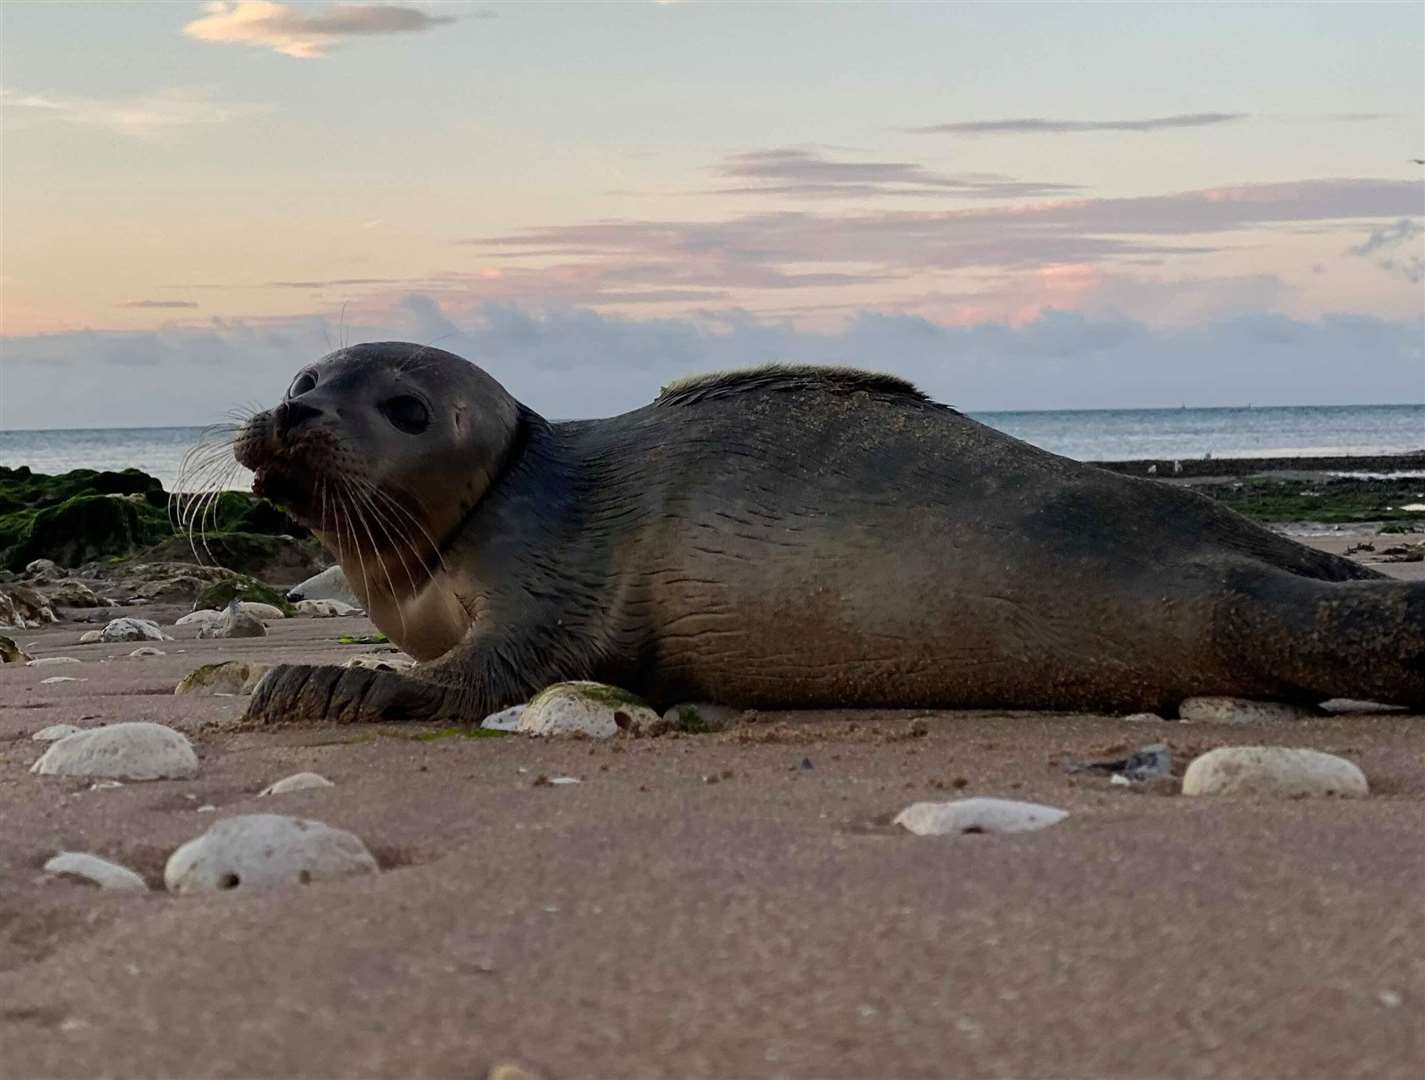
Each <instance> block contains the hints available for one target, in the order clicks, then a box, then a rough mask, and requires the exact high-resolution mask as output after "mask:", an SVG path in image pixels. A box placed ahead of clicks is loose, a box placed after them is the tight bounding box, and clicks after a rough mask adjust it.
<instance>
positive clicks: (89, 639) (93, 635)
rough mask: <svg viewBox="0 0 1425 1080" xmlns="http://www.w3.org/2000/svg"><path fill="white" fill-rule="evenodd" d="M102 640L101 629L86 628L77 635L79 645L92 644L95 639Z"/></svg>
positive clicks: (102, 632) (102, 633)
mask: <svg viewBox="0 0 1425 1080" xmlns="http://www.w3.org/2000/svg"><path fill="white" fill-rule="evenodd" d="M103 640H104V631H102V630H86V631H84V633H82V634H80V635H79V644H81V645H93V644H94V643H95V642H96V641H103Z"/></svg>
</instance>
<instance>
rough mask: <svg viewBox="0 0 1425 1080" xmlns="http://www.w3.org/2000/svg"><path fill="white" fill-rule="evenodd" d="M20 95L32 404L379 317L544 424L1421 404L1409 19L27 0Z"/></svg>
mask: <svg viewBox="0 0 1425 1080" xmlns="http://www.w3.org/2000/svg"><path fill="white" fill-rule="evenodd" d="M0 79H3V96H2V97H0V139H2V140H3V141H0V151H3V153H0V160H2V161H3V165H2V166H0V170H2V171H0V181H3V193H0V198H2V199H3V202H0V210H3V221H0V225H3V231H2V232H0V289H3V294H0V302H3V308H0V320H3V322H2V323H0V332H3V338H0V427H5V428H41V427H83V426H123V425H145V424H198V423H205V422H208V421H210V420H213V419H216V418H217V417H218V416H220V415H221V414H222V413H223V412H224V411H225V410H227V409H229V408H232V407H234V406H238V405H241V404H243V403H245V402H247V403H250V402H262V403H271V402H272V401H274V400H275V399H276V398H277V397H278V396H279V395H280V394H281V392H282V390H283V389H284V388H285V386H286V385H287V383H288V381H289V379H290V377H291V374H292V372H293V371H294V370H295V369H296V368H297V367H298V366H300V365H301V364H302V363H304V362H306V361H308V360H310V359H312V358H314V357H315V356H317V355H319V354H321V353H322V352H325V351H327V349H328V348H329V347H332V346H334V345H336V344H337V343H339V342H341V341H360V340H373V339H383V338H401V339H409V340H415V341H420V342H423V343H430V344H436V345H439V346H440V347H442V348H446V349H450V350H452V351H454V352H458V353H460V354H461V355H464V356H467V357H469V358H470V359H472V360H475V361H476V362H478V363H480V364H482V365H483V366H485V367H486V368H488V369H489V370H490V371H491V372H492V373H493V374H495V375H496V377H498V378H500V379H501V380H502V381H503V382H504V383H505V384H506V385H507V386H508V387H509V388H510V389H511V390H512V392H514V393H515V395H516V396H517V397H520V398H521V399H522V400H524V401H526V402H527V403H528V404H530V405H532V406H534V407H535V408H538V409H539V410H540V411H542V412H544V413H545V414H547V415H552V416H582V415H601V414H607V413H611V412H617V411H621V410H623V409H626V408H631V407H634V406H636V405H638V404H640V403H642V402H644V401H646V400H648V399H649V398H650V397H651V396H652V395H653V394H655V393H656V392H657V389H658V387H659V385H660V384H661V383H663V382H666V381H668V380H669V379H671V378H675V377H677V376H680V375H683V374H687V373H689V372H691V371H698V370H704V369H708V368H715V367H730V366H741V365H745V364H753V363H761V362H765V361H769V360H797V361H834V362H841V363H854V364H858V365H860V366H866V367H872V368H880V369H885V370H890V371H896V372H899V373H901V374H904V375H907V376H909V377H911V378H913V379H915V380H917V381H918V382H919V383H920V384H921V385H922V386H924V388H925V389H927V390H928V391H929V392H931V393H932V394H934V395H935V396H936V397H938V398H940V399H942V400H946V401H949V402H952V403H954V404H956V405H960V406H962V407H964V408H967V409H994V408H1092V407H1114V406H1172V405H1177V404H1179V403H1182V402H1187V403H1189V404H1199V405H1210V404H1241V403H1246V402H1248V401H1252V402H1256V403H1268V402H1275V403H1284V404H1295V403H1322V404H1330V403H1367V402H1420V401H1422V400H1425V351H1422V337H1425V230H1423V229H1422V222H1423V221H1425V169H1422V167H1421V166H1420V165H1419V164H1416V163H1414V162H1413V161H1412V159H1414V158H1422V157H1425V6H1422V5H1421V4H1419V3H1415V2H1410V3H1400V4H1370V3H1352V4H1341V5H1332V4H1305V3H1294V4H1285V3H1282V4H1262V5H1248V4H1186V5H1150V4H1132V5H1129V4H1102V5H1096V4H1061V5H1052V4H1008V3H1005V4H985V5H973V4H967V5H960V4H949V3H946V4H882V3H864V4H840V5H815V4H795V5H793V4H730V3H696V2H689V3H623V4H620V3H601V4H592V3H591V4H568V5H565V4H534V3H523V4H498V3H440V4H422V5H404V4H402V5H394V4H377V5H358V4H326V3H321V4H295V3H294V4H284V3H275V2H265V0H264V2H248V0H239V2H226V3H210V4H188V3H179V2H172V3H146V4H125V3H108V2H106V3H103V4H60V3H18V2H6V3H5V4H4V5H3V6H0Z"/></svg>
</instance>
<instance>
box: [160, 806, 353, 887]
mask: <svg viewBox="0 0 1425 1080" xmlns="http://www.w3.org/2000/svg"><path fill="white" fill-rule="evenodd" d="M377 871H378V867H377V865H376V860H375V859H373V858H372V857H371V853H370V852H369V851H367V850H366V845H365V844H363V843H362V842H361V840H360V839H359V838H358V837H356V836H354V835H353V834H351V833H349V832H346V831H345V830H344V829H334V828H332V827H331V826H329V825H324V824H322V822H320V821H305V820H302V819H301V818H292V817H283V816H281V815H279V814H246V815H243V816H241V817H231V818H225V819H224V820H222V821H219V822H216V823H215V824H214V825H213V827H212V828H211V829H209V830H208V831H207V832H205V833H204V834H203V835H202V836H200V837H198V838H196V839H194V840H190V841H188V843H186V844H184V845H183V846H182V847H180V848H179V849H178V850H177V851H175V852H174V853H173V854H172V855H171V856H170V857H169V859H168V865H167V866H166V867H165V868H164V871H163V880H164V883H165V884H166V885H167V886H168V889H169V890H170V891H171V892H177V893H190V892H222V891H227V890H231V889H264V888H274V887H277V886H282V885H306V884H308V883H309V882H313V881H322V880H325V879H330V878H340V877H346V876H349V875H352V874H374V873H377Z"/></svg>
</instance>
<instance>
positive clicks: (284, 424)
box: [272, 401, 322, 438]
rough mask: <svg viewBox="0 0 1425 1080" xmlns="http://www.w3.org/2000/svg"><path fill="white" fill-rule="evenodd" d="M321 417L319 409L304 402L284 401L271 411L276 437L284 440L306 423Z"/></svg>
mask: <svg viewBox="0 0 1425 1080" xmlns="http://www.w3.org/2000/svg"><path fill="white" fill-rule="evenodd" d="M321 415H322V410H321V409H319V408H317V407H316V406H315V405H308V404H307V403H306V402H305V401H284V402H283V403H282V404H281V405H279V406H277V408H276V409H274V410H273V413H272V419H273V420H274V421H275V422H276V427H277V434H278V437H280V438H286V437H287V436H288V435H290V434H291V433H292V432H293V431H294V430H295V429H297V428H299V427H301V426H302V425H303V424H305V423H306V422H307V421H309V420H314V419H316V418H317V417H318V416H321Z"/></svg>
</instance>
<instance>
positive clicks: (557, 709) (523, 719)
mask: <svg viewBox="0 0 1425 1080" xmlns="http://www.w3.org/2000/svg"><path fill="white" fill-rule="evenodd" d="M658 719H659V717H658V714H657V713H656V712H654V711H653V710H652V709H650V708H649V707H648V706H647V705H645V704H642V703H641V702H640V701H639V699H638V698H636V697H634V696H633V695H632V694H629V693H627V692H625V691H623V690H619V689H618V688H616V687H613V686H605V685H604V684H603V683H596V682H563V683H555V684H554V685H553V686H550V687H548V688H546V689H544V690H541V691H540V692H539V693H538V694H536V695H535V696H534V698H533V699H532V700H531V701H530V703H529V705H527V706H526V707H525V711H524V712H523V713H521V714H520V718H519V725H518V727H517V728H516V729H515V730H517V731H521V732H524V733H525V734H527V735H572V734H575V733H582V734H584V735H588V736H591V737H593V738H596V739H607V738H609V737H610V736H612V735H617V734H618V732H619V728H620V726H621V724H622V726H625V727H627V726H631V725H633V724H652V723H656V722H657V721H658Z"/></svg>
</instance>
